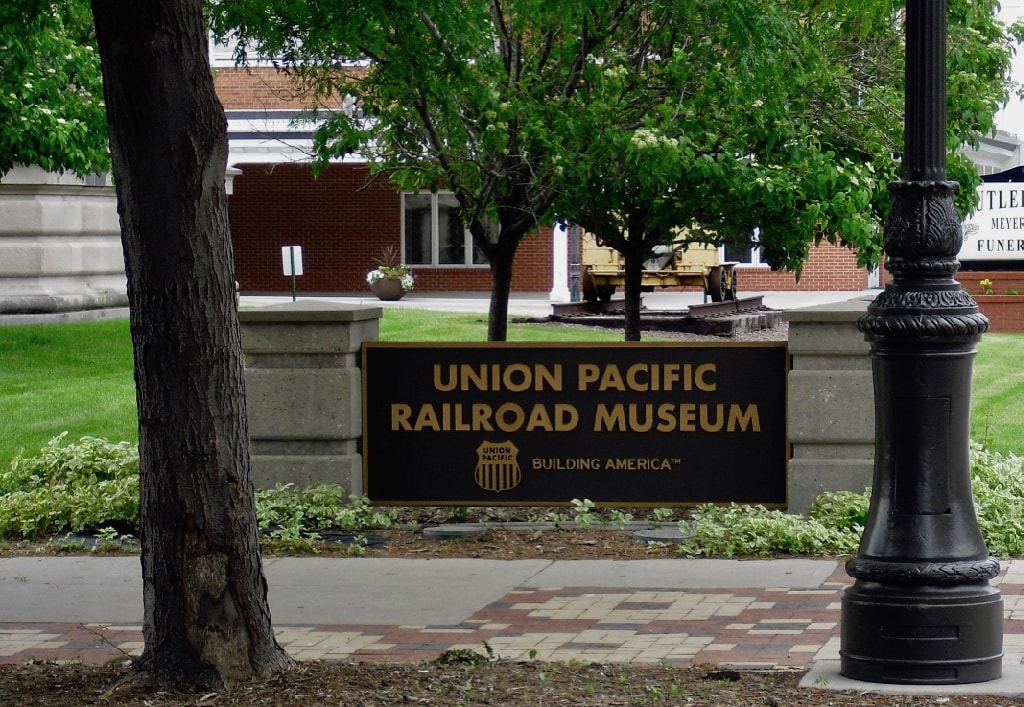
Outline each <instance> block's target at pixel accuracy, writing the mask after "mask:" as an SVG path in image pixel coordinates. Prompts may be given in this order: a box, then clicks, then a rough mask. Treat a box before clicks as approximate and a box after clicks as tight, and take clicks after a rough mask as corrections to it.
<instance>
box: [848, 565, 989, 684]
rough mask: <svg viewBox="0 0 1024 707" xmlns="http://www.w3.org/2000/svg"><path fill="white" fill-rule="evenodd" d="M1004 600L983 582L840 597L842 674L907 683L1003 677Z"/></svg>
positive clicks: (873, 586) (875, 588) (874, 589)
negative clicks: (841, 599)
mask: <svg viewBox="0 0 1024 707" xmlns="http://www.w3.org/2000/svg"><path fill="white" fill-rule="evenodd" d="M1002 630H1003V601H1002V597H1001V595H1000V593H999V590H997V589H995V588H994V587H991V586H989V585H988V583H987V582H985V583H983V584H967V585H956V586H940V587H935V586H888V585H884V584H879V583H877V582H866V581H863V580H858V581H857V582H856V583H855V584H854V585H853V586H852V587H850V588H848V589H847V590H846V591H845V592H844V594H843V602H842V650H841V652H840V656H841V667H840V672H841V673H842V674H843V675H844V676H846V677H848V678H852V679H854V680H864V681H866V682H878V683H892V684H903V685H957V684H966V683H977V682H987V681H989V680H995V679H996V678H999V677H1000V676H1001V675H1002V658H1003V655H1002Z"/></svg>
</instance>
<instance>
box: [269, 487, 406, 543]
mask: <svg viewBox="0 0 1024 707" xmlns="http://www.w3.org/2000/svg"><path fill="white" fill-rule="evenodd" d="M395 514H396V512H395V511H393V510H391V511H387V512H385V511H380V510H377V509H375V508H373V507H372V506H370V504H369V501H367V499H366V497H365V496H349V497H347V498H346V496H345V489H344V488H342V487H341V486H339V485H337V484H323V485H320V486H313V487H310V488H307V489H301V490H300V489H296V488H295V484H278V485H277V486H276V487H275V488H272V489H264V490H262V491H257V492H256V518H257V520H258V521H259V524H260V527H261V528H271V527H276V528H282V529H289V531H290V532H293V533H294V532H296V531H299V532H304V533H314V532H316V531H319V530H341V531H359V530H368V529H370V528H389V527H391V525H392V524H393V523H394V520H395V517H396V516H395Z"/></svg>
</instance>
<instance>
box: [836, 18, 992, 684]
mask: <svg viewBox="0 0 1024 707" xmlns="http://www.w3.org/2000/svg"><path fill="white" fill-rule="evenodd" d="M905 21H906V33H907V47H906V57H907V64H906V105H905V110H906V128H905V129H906V135H905V142H906V152H905V154H904V176H905V179H904V181H900V182H895V183H893V184H892V185H890V189H891V191H892V195H893V207H892V212H891V215H890V217H889V220H888V222H887V223H886V226H885V252H886V255H887V263H886V268H887V269H888V270H889V271H890V272H891V273H892V275H893V282H892V284H890V285H888V286H887V287H886V288H885V291H884V292H883V293H882V294H880V295H879V296H878V297H877V298H876V299H875V300H874V302H873V303H872V304H871V306H870V307H869V308H868V311H867V314H866V315H865V316H864V317H863V318H862V319H861V321H860V323H859V327H860V329H861V331H863V332H864V335H865V338H866V339H867V340H868V341H869V342H870V343H871V357H872V368H873V372H874V389H875V470H874V482H873V483H874V485H873V490H872V497H871V510H870V512H869V514H868V521H867V526H866V528H865V530H864V536H863V538H862V540H861V545H860V550H859V552H858V554H857V556H856V557H855V558H853V559H852V560H850V561H849V562H848V563H847V565H846V571H847V573H849V574H850V575H851V576H852V577H854V578H855V579H856V581H855V583H854V584H853V586H852V587H850V588H849V589H847V590H846V592H845V593H844V596H843V603H842V639H841V640H842V642H841V651H840V653H841V657H842V661H841V672H842V674H843V675H845V676H847V677H851V678H855V679H858V680H866V681H871V682H886V683H902V684H959V683H970V682H982V681H986V680H992V679H994V678H998V677H999V676H1000V675H1001V674H1002V643H1003V641H1002V622H1003V604H1002V598H1001V596H1000V594H999V591H998V590H997V589H995V588H994V587H992V586H991V585H990V584H989V580H990V579H992V578H993V577H995V576H996V575H997V574H998V572H999V563H998V562H997V561H996V560H994V559H993V558H991V557H990V556H989V554H988V551H987V549H986V548H985V542H984V540H983V539H982V537H981V532H980V531H979V529H978V521H977V517H976V516H975V513H974V505H973V502H972V496H971V484H970V461H969V445H970V437H969V435H970V396H971V371H972V367H973V363H974V355H975V353H976V349H975V345H976V344H977V342H978V341H979V340H980V338H981V335H982V334H983V333H984V332H985V331H986V330H987V329H988V320H987V319H986V318H985V317H984V315H982V314H981V313H979V311H978V306H977V304H976V303H975V302H974V301H973V300H972V299H971V297H970V295H969V294H968V293H966V292H964V291H963V290H962V289H961V287H960V284H959V283H958V282H956V280H954V279H953V277H954V275H955V274H956V272H957V270H958V269H959V263H958V262H957V260H956V254H957V252H958V251H959V250H960V246H961V243H962V240H963V235H962V232H961V228H960V220H959V218H958V217H957V214H956V211H955V209H954V207H953V192H954V191H955V190H956V189H957V187H958V185H957V184H956V182H950V181H947V180H946V72H945V55H946V0H908V2H907V9H906V17H905Z"/></svg>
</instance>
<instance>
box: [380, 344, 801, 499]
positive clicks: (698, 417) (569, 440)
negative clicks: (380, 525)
mask: <svg viewBox="0 0 1024 707" xmlns="http://www.w3.org/2000/svg"><path fill="white" fill-rule="evenodd" d="M362 366H363V371H362V373H363V464H364V469H363V482H364V486H363V488H364V491H365V493H366V495H367V496H368V497H369V498H370V500H371V501H372V502H374V503H379V504H396V505H416V504H430V505H435V504H436V505H488V506H495V505H557V504H566V503H568V502H569V501H571V500H572V499H574V498H578V499H584V498H586V499H590V500H591V501H594V502H595V503H606V504H633V505H689V504H697V503H707V502H729V501H735V502H738V503H763V504H766V505H773V506H781V505H785V503H786V461H787V449H788V445H787V439H786V372H787V367H788V355H787V349H786V346H785V344H784V343H782V342H779V343H765V344H753V345H752V344H746V343H745V344H728V343H723V344H688V345H681V344H660V343H659V344H649V343H643V344H625V343H623V344H585V345H580V344H571V345H562V344H536V343H531V344H514V343H503V344H495V343H489V344H452V345H447V344H438V345H432V344H385V343H369V344H365V345H364V346H363V363H362Z"/></svg>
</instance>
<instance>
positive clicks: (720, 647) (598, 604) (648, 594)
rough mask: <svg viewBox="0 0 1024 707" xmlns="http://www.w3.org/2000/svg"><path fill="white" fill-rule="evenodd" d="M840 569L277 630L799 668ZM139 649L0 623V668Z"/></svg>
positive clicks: (1014, 589)
mask: <svg viewBox="0 0 1024 707" xmlns="http://www.w3.org/2000/svg"><path fill="white" fill-rule="evenodd" d="M997 581H998V582H999V584H1000V589H1001V591H1002V594H1003V601H1004V604H1005V613H1006V624H1005V632H1004V651H1005V652H1006V657H1007V659H1008V660H1012V661H1013V662H1022V660H1024V621H1022V619H1024V595H1022V591H1024V561H1017V562H1009V563H1004V573H1003V576H1002V577H1001V578H1000V579H999V580H997ZM850 582H851V580H850V579H849V578H848V577H847V576H846V574H845V573H844V572H843V571H842V569H841V568H840V569H838V570H837V571H836V573H835V574H833V575H832V577H830V578H829V579H828V580H827V581H826V582H825V583H823V584H822V585H821V586H819V587H809V588H783V587H780V588H771V587H768V588H764V589H754V590H751V589H740V590H737V589H728V588H722V589H699V590H698V589H690V590H679V589H671V588H660V589H659V588H643V589H619V588H612V589H609V588H606V587H601V588H595V587H589V588H588V587H566V588H544V589H517V590H513V591H511V592H509V593H508V594H507V595H505V596H504V597H503V598H501V599H500V600H498V601H496V602H493V603H491V604H489V605H487V606H486V607H484V608H483V609H482V610H480V611H478V612H476V614H474V615H473V616H472V617H471V618H469V619H468V620H466V621H465V622H463V623H461V624H458V625H455V626H400V625H391V626H366V625H317V626H289V625H283V626H281V625H279V626H277V636H278V641H279V642H280V643H281V645H282V646H284V647H285V648H286V649H287V650H288V652H289V653H290V654H291V655H292V656H294V657H295V658H297V659H300V660H321V659H322V660H357V661H390V662H417V661H424V660H431V659H433V658H436V657H437V656H438V655H439V654H440V653H441V652H442V651H444V650H446V649H449V648H471V649H474V650H477V651H480V652H484V646H483V644H484V642H486V643H487V645H489V646H490V647H491V649H492V650H493V651H494V652H495V654H497V655H498V656H501V657H502V658H510V659H514V660H529V659H536V660H554V661H568V660H585V661H590V662H633V663H670V664H675V665H688V664H702V663H712V664H719V665H728V666H732V667H737V668H808V667H809V666H810V664H811V663H812V662H814V661H817V660H837V659H838V658H839V613H840V597H841V593H842V589H843V587H845V586H847V585H848V584H849V583H850ZM141 649H142V635H141V627H139V626H112V625H67V624H23V623H0V663H21V662H25V661H28V660H81V661H83V662H87V663H98V662H104V661H107V660H110V659H114V658H117V657H119V656H123V655H125V654H128V655H137V654H138V653H139V652H140V651H141Z"/></svg>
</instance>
